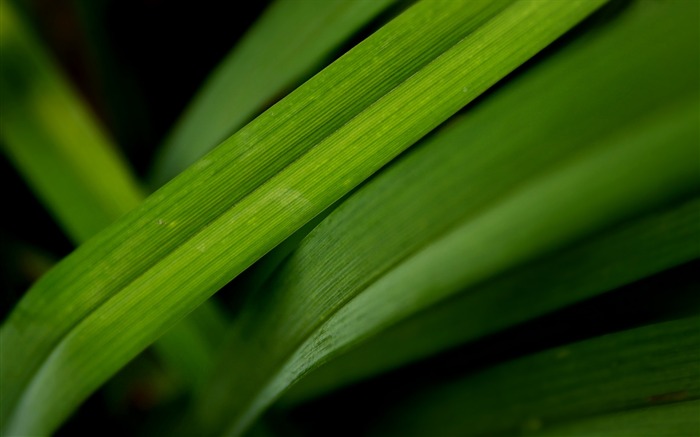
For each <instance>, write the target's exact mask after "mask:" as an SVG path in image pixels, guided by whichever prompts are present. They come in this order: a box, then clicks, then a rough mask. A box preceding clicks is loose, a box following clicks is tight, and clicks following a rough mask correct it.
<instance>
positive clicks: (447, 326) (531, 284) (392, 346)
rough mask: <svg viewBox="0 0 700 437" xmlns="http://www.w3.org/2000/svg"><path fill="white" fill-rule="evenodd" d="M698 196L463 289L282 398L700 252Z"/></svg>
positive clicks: (380, 368) (390, 364)
mask: <svg viewBox="0 0 700 437" xmlns="http://www.w3.org/2000/svg"><path fill="white" fill-rule="evenodd" d="M689 241H700V200H699V199H695V200H692V201H690V202H687V203H683V204H681V205H679V206H677V207H674V208H672V209H670V210H668V211H663V212H662V213H655V214H651V215H650V216H647V217H643V218H642V219H640V220H635V221H632V222H627V223H624V224H622V225H621V226H617V227H615V228H613V229H611V230H609V231H606V232H604V233H602V234H601V235H597V236H595V237H594V238H589V239H587V240H585V241H584V242H580V243H575V244H574V245H573V246H572V247H569V248H567V249H565V250H563V251H557V252H555V253H553V254H551V255H549V256H546V257H544V258H543V259H539V260H536V261H535V262H533V263H528V264H525V265H523V266H520V267H518V268H516V269H515V270H513V271H510V272H507V273H505V274H503V275H501V276H499V277H497V278H495V279H494V280H492V281H488V282H486V283H485V284H482V285H479V286H477V287H474V288H473V289H468V290H465V291H462V292H460V294H458V295H456V296H455V297H454V298H452V299H448V300H446V301H444V302H441V303H439V304H438V305H435V306H433V307H428V308H425V309H423V310H421V311H420V312H418V313H416V314H414V315H413V316H411V317H409V318H407V319H406V320H404V321H402V322H401V323H399V324H397V325H395V326H392V327H390V328H388V329H387V330H385V331H383V332H381V333H380V334H378V335H377V336H375V337H371V338H369V339H367V340H366V341H365V342H363V343H361V344H360V345H359V346H358V347H356V348H354V349H351V350H349V351H348V352H347V353H345V354H341V355H338V356H337V357H335V358H334V359H332V360H331V361H330V362H328V363H326V364H325V365H323V366H321V367H320V368H319V369H317V370H316V371H314V372H312V373H311V374H309V375H308V376H307V377H306V378H304V379H302V380H301V381H300V383H299V384H297V385H296V386H294V387H293V388H292V389H291V391H290V392H289V393H287V394H286V396H285V398H284V399H283V400H284V402H285V403H287V404H290V403H298V402H300V401H304V400H306V399H309V398H313V397H316V396H318V395H319V394H323V393H325V392H327V391H329V390H332V389H335V388H338V387H339V386H343V385H348V384H350V383H352V382H355V381H359V380H362V379H365V378H368V377H370V376H374V375H376V374H378V373H381V372H385V371H387V370H389V369H393V368H396V367H399V366H401V365H402V364H405V363H409V362H413V361H416V360H419V359H422V358H426V357H428V356H431V355H433V354H435V353H438V352H441V351H443V350H445V349H448V348H450V347H454V346H457V345H459V344H462V343H465V342H467V341H473V340H476V339H478V338H481V337H483V336H486V335H488V334H492V333H494V332H498V331H499V330H502V329H505V328H507V327H509V326H514V325H516V324H517V323H521V322H524V321H527V320H530V319H533V318H535V317H538V316H541V315H543V314H546V313H548V312H551V311H553V310H556V309H558V308H561V307H563V306H565V305H569V304H572V303H575V302H577V301H579V300H582V299H585V298H588V297H591V296H594V295H597V294H600V293H603V292H605V291H608V290H612V289H615V288H617V287H620V286H622V285H625V284H628V283H631V282H634V281H636V280H639V279H641V278H644V277H646V276H650V275H653V274H655V273H657V272H660V271H662V270H664V269H668V268H671V267H674V266H677V265H680V264H682V263H684V262H687V261H689V260H692V259H697V258H700V247H698V246H697V245H692V244H688V242H689Z"/></svg>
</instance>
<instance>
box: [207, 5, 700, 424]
mask: <svg viewBox="0 0 700 437" xmlns="http://www.w3.org/2000/svg"><path fill="white" fill-rule="evenodd" d="M693 7H694V6H689V5H687V4H686V5H683V4H678V3H676V4H673V5H658V4H645V5H642V6H641V7H639V8H635V9H634V10H632V11H630V12H629V13H628V14H626V15H624V16H623V17H621V18H620V19H619V21H618V20H616V21H614V24H615V25H614V26H607V27H601V28H598V29H597V31H595V32H591V33H590V34H587V35H585V36H584V38H582V39H581V40H580V41H579V42H578V43H577V44H572V45H571V46H567V50H566V51H563V52H562V53H558V54H557V56H553V57H552V58H551V60H549V61H547V62H543V63H542V64H541V65H540V66H538V67H537V68H534V69H532V70H531V71H528V74H526V75H524V76H522V77H521V78H519V79H517V80H515V81H514V82H513V83H512V85H511V86H507V87H504V88H503V90H502V91H501V92H499V93H498V94H497V95H494V96H491V97H490V98H489V99H487V100H485V101H484V102H483V104H482V105H481V106H480V107H477V108H473V109H472V111H471V112H469V113H468V114H467V115H466V116H465V119H464V124H462V123H459V124H457V123H456V124H454V125H452V126H450V129H448V130H447V132H445V134H444V135H443V134H440V135H436V136H435V137H434V138H433V139H432V140H429V141H427V143H426V144H425V145H424V146H423V147H421V148H419V149H416V150H414V151H413V152H412V153H409V154H408V155H407V156H406V158H405V159H404V160H402V161H401V162H399V163H396V164H394V165H392V167H391V168H389V169H388V170H387V171H386V172H385V173H384V174H382V175H380V176H379V177H378V178H376V179H375V180H374V181H372V182H370V183H369V184H368V185H367V186H366V187H364V188H363V189H361V190H360V191H359V192H358V193H356V195H354V196H353V197H352V198H351V199H349V200H348V201H347V202H345V203H344V204H343V205H341V206H340V207H339V209H338V210H336V211H334V212H333V213H332V214H331V215H330V216H329V217H328V219H327V220H325V221H324V222H323V223H322V224H321V225H320V226H319V227H317V228H316V229H315V230H314V231H313V232H312V233H311V234H310V235H309V237H308V238H307V239H306V241H305V243H304V244H302V246H301V247H300V248H299V250H297V251H296V253H295V254H294V255H293V256H292V257H291V258H290V259H289V260H288V261H287V262H286V263H285V266H284V267H283V269H282V270H281V271H280V272H279V274H278V275H276V277H275V279H274V280H273V282H271V283H270V284H268V287H266V289H263V290H262V292H261V293H259V295H258V296H257V297H256V298H255V300H254V302H253V303H252V304H251V305H249V306H248V308H247V310H246V312H245V313H244V314H243V316H242V317H241V319H240V320H239V322H238V325H237V326H236V328H235V329H236V330H235V332H234V333H233V340H232V342H231V344H230V345H229V346H228V347H227V348H226V350H230V355H229V356H228V357H224V358H223V359H222V363H225V364H222V366H221V371H220V372H219V373H218V374H217V375H215V377H214V378H213V379H212V380H213V381H215V383H214V384H212V387H211V389H210V390H209V391H207V392H205V393H204V394H203V395H202V400H201V403H200V405H199V408H198V415H199V420H200V421H201V422H202V423H203V424H204V425H203V426H204V427H205V428H209V429H219V428H220V427H221V426H223V425H222V423H223V422H225V421H227V420H232V424H231V429H230V431H232V432H233V433H236V432H238V431H240V430H241V429H243V428H245V426H246V424H247V423H250V422H251V421H252V420H254V418H255V417H256V416H257V415H258V414H259V413H260V412H261V411H262V410H264V408H266V407H267V406H268V405H269V404H270V403H271V402H273V401H274V400H275V399H276V398H277V397H278V396H279V395H280V394H281V393H282V392H284V391H285V390H287V389H288V388H289V386H291V385H292V384H294V383H295V382H296V381H297V380H298V379H299V378H300V377H301V376H303V375H304V374H305V373H307V372H308V371H310V370H312V369H313V368H314V367H316V366H318V365H319V364H320V363H322V362H323V361H325V360H328V359H330V358H331V357H332V356H333V355H334V354H337V353H340V352H341V351H342V350H343V349H344V348H348V347H351V346H353V343H356V342H359V341H361V340H362V339H363V338H365V337H368V336H370V335H373V334H374V333H376V332H379V331H381V330H382V329H384V328H386V327H387V326H390V325H391V324H393V323H395V322H397V321H399V320H401V319H402V318H404V317H407V316H409V315H411V314H413V313H414V312H416V311H419V310H420V309H422V308H424V307H426V306H430V305H432V304H434V303H437V302H439V301H440V300H442V299H445V298H448V297H449V296H451V295H453V294H454V293H457V292H459V291H460V290H464V289H467V288H468V287H473V286H476V285H478V284H480V283H481V282H483V281H485V280H488V279H490V278H492V277H495V276H498V275H500V274H502V273H503V272H505V271H508V270H509V269H511V268H514V267H516V266H518V265H520V264H523V263H525V262H529V261H532V260H535V259H537V258H538V257H541V256H543V255H546V254H547V253H549V252H551V251H554V250H556V249H559V248H563V247H566V246H567V245H569V244H571V243H573V242H575V241H577V240H579V239H581V238H583V237H586V236H588V235H591V234H594V233H597V232H599V231H601V230H603V229H606V228H608V227H610V226H613V225H615V224H617V223H620V222H623V221H625V220H627V219H629V218H632V217H635V216H637V215H638V214H644V213H646V212H647V211H649V210H651V209H655V208H657V207H661V206H663V205H665V204H667V203H668V202H673V201H676V200H678V199H683V198H686V196H692V195H694V194H695V193H697V190H698V187H699V184H700V181H699V180H698V174H699V172H698V163H697V161H696V160H694V159H693V157H694V156H695V153H696V147H697V137H698V126H697V123H696V119H697V117H698V108H697V104H698V103H697V82H696V76H697V73H698V71H697V63H696V62H694V58H693V57H694V56H695V55H694V53H696V51H695V48H696V47H697V39H696V38H693V36H694V35H696V33H697V29H696V26H695V24H694V22H693V19H692V18H690V17H692V14H690V13H689V11H688V9H686V8H693ZM664 37H668V38H671V39H672V40H673V41H675V42H676V45H675V46H674V47H675V49H676V50H678V51H677V52H676V51H669V50H668V44H667V43H664V42H663V41H664ZM636 49H639V50H636ZM629 53H635V54H638V55H637V56H629V55H628V54H629ZM625 56H626V58H625V59H626V62H621V61H620V59H621V57H625ZM659 59H663V60H664V62H668V64H666V63H664V64H663V65H665V66H666V67H668V68H664V69H656V68H654V67H655V66H656V65H657V64H656V63H657V62H659ZM611 65H615V67H616V68H614V69H613V68H611ZM582 83H585V84H586V86H585V87H584V86H581V84H582ZM689 89H690V90H694V91H693V92H691V93H689V92H688V90H689ZM619 96H625V99H621V98H620V97H619ZM562 107H567V108H572V110H571V111H562V110H561V108H562ZM603 114H604V115H603ZM504 126H507V127H508V129H507V130H506V129H504V128H503V127H504ZM514 133H517V135H515V134H514ZM673 150H675V151H673ZM674 155H675V157H673V156H674ZM513 157H517V159H514V158H513ZM661 159H668V161H664V162H662V161H661ZM657 178H658V179H657ZM667 178H668V179H667ZM677 178H678V179H677ZM421 200H422V201H421ZM630 237H631V238H637V237H638V235H631V236H630ZM672 247H673V246H672ZM689 253H690V254H689ZM694 253H696V252H695V251H694V250H690V251H686V250H684V251H682V252H681V253H679V256H678V259H676V260H675V261H672V262H683V260H685V259H687V257H688V256H693V254H694ZM655 268H663V263H660V264H659V265H658V266H657V267H655ZM653 271H654V268H651V269H650V270H649V272H650V273H651V272H653ZM623 273H624V272H623ZM640 274H641V275H644V274H645V273H644V272H643V271H642V272H640ZM619 279H620V280H624V275H623V276H622V277H621V278H619ZM633 279H634V278H632V280H633ZM597 291H598V292H602V291H605V288H604V287H603V288H602V289H598V290H597ZM582 297H583V296H581V297H579V298H582ZM561 304H564V303H563V302H562V303H561ZM235 356H246V357H247V360H246V362H238V361H236V360H234V359H232V357H235ZM253 363H254V364H253ZM232 412H235V413H237V416H234V417H231V416H232V414H233V413H232Z"/></svg>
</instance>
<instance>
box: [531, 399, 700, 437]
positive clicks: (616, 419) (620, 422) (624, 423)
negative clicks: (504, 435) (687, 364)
mask: <svg viewBox="0 0 700 437" xmlns="http://www.w3.org/2000/svg"><path fill="white" fill-rule="evenodd" d="M680 393H682V392H680ZM680 393H675V394H673V393H670V394H669V396H668V397H669V398H671V399H673V397H674V395H675V396H676V397H682V395H680ZM698 412H700V401H687V402H679V403H672V404H664V405H660V406H658V407H647V408H636V409H633V410H627V411H621V412H616V413H611V414H603V415H599V416H594V417H592V418H586V419H582V420H577V421H574V422H571V423H566V424H564V425H559V426H557V425H554V426H553V427H546V428H544V429H543V430H542V432H539V433H537V434H536V435H541V436H553V437H568V436H581V437H584V436H591V435H595V436H600V437H605V436H609V437H638V436H641V435H664V436H669V437H671V436H673V437H687V436H691V435H695V434H697V432H698V428H700V419H698V417H700V415H698Z"/></svg>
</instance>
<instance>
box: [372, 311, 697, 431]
mask: <svg viewBox="0 0 700 437" xmlns="http://www.w3.org/2000/svg"><path fill="white" fill-rule="evenodd" d="M699 397H700V318H698V317H693V318H688V319H682V320H677V321H672V322H666V323H659V324H655V325H649V326H644V327H641V328H637V329H632V330H629V331H623V332H619V333H615V334H610V335H605V336H602V337H598V338H594V339H590V340H586V341H583V342H580V343H575V344H572V345H567V346H564V347H560V348H556V349H552V350H548V351H545V352H542V353H538V354H535V355H532V356H528V357H525V358H521V359H517V360H514V361H511V362H508V363H505V364H501V365H497V366H495V367H492V368H489V369H487V370H484V371H481V372H478V373H476V374H474V375H469V376H466V377H464V378H462V379H460V380H458V381H451V382H450V383H449V384H445V385H442V386H439V387H435V388H431V389H429V390H427V391H425V392H423V393H420V394H418V395H416V396H414V397H412V398H411V399H408V400H406V402H405V404H404V405H403V406H400V407H398V408H397V409H396V411H395V412H394V414H392V415H389V417H388V418H387V419H385V421H384V422H383V423H382V424H381V425H379V426H378V427H377V433H376V435H383V436H386V435H401V436H425V435H441V436H457V435H460V436H461V435H475V436H476V435H514V434H518V433H523V434H535V435H538V434H539V432H542V433H543V434H544V435H548V431H550V430H549V428H550V427H552V428H551V433H550V434H549V435H557V436H562V435H576V434H575V431H577V430H578V432H584V435H630V432H631V431H632V430H634V429H637V430H639V429H640V426H641V425H642V424H644V423H645V422H646V423H647V424H648V423H649V420H650V417H648V416H646V413H647V412H649V408H650V407H653V408H652V410H653V409H656V408H663V409H661V410H656V412H655V413H652V414H654V415H655V416H656V417H657V418H658V417H659V415H660V414H661V415H665V416H668V415H669V414H673V415H674V416H676V417H675V419H673V420H672V421H669V422H665V423H663V422H662V423H657V424H656V428H657V429H659V427H660V425H662V424H663V428H662V429H664V431H663V432H661V434H663V435H673V433H674V432H675V434H676V435H677V434H678V432H679V431H681V430H682V429H694V430H697V429H700V428H699V427H700V415H697V414H695V415H693V416H689V409H695V411H696V412H697V409H696V408H697V402H690V403H688V404H686V405H684V407H683V408H679V407H678V404H676V405H675V406H673V405H671V406H670V407H671V410H669V409H668V407H662V406H663V405H664V404H668V403H674V402H679V401H694V400H696V399H698V398H699ZM680 405H683V404H680ZM642 408H644V410H637V411H634V409H642ZM628 410H632V411H628ZM670 411H672V412H670ZM642 412H644V414H640V413H642ZM652 417H653V416H652ZM674 425H676V426H674ZM691 425H692V427H691ZM610 426H614V427H613V428H609V427H610ZM618 426H619V427H620V428H618ZM666 427H670V429H669V428H666ZM652 429H653V428H647V429H645V433H649V432H651V431H652ZM666 429H668V431H670V433H669V434H667V433H666ZM567 430H568V431H567ZM599 432H601V433H600V434H599ZM611 433H612V434H611ZM651 434H654V433H653V432H651ZM636 435H639V434H636ZM685 435H690V434H685Z"/></svg>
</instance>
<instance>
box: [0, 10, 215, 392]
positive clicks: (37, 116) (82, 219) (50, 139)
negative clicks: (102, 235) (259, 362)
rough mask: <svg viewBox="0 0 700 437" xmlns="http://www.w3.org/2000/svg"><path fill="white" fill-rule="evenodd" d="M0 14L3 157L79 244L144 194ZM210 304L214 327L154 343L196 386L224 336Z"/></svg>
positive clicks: (41, 53)
mask: <svg viewBox="0 0 700 437" xmlns="http://www.w3.org/2000/svg"><path fill="white" fill-rule="evenodd" d="M0 8H2V9H1V15H2V17H0V20H2V26H1V27H2V29H1V30H0V32H2V34H1V35H0V47H1V50H2V54H3V61H2V71H0V93H2V99H0V111H1V112H2V114H3V115H2V117H0V137H1V138H2V140H3V141H2V144H3V151H4V152H5V153H6V154H7V155H8V156H9V157H10V158H11V159H12V161H13V162H14V164H15V166H16V167H17V169H18V170H19V171H20V172H21V173H22V174H23V175H24V177H25V179H26V180H27V182H28V183H29V184H31V185H32V187H33V189H34V192H35V193H36V194H37V196H39V197H40V198H41V199H42V201H43V202H44V204H45V205H46V206H47V208H48V209H49V211H50V212H51V213H52V214H53V216H54V217H55V218H56V220H57V221H58V222H59V223H60V224H61V225H62V226H63V228H64V230H65V231H66V233H67V234H68V236H69V237H70V238H71V239H72V240H73V242H74V243H75V244H76V245H79V244H81V243H83V242H84V241H86V240H87V239H88V238H89V237H91V236H92V235H93V234H95V233H96V232H97V231H99V230H101V229H103V228H106V227H107V226H108V225H109V224H111V223H112V222H114V221H115V220H116V219H118V218H119V217H121V216H122V215H124V214H126V213H127V212H129V211H130V210H132V209H133V208H135V207H136V206H138V205H139V204H140V203H141V202H143V200H144V199H145V195H144V192H143V190H142V189H141V187H140V186H139V185H138V183H137V182H136V179H135V177H134V175H133V174H132V172H131V169H130V168H129V166H128V165H127V163H126V162H125V161H124V159H123V158H122V157H121V155H119V154H118V148H117V147H116V145H115V144H114V143H113V142H112V140H111V139H110V138H109V136H108V135H107V134H106V133H105V132H104V131H103V130H102V129H101V127H100V126H99V123H98V122H97V120H95V118H94V117H93V116H92V114H91V113H90V112H89V110H88V109H87V108H86V107H85V104H84V103H83V102H82V100H81V99H80V97H79V96H78V95H77V93H76V92H75V91H74V90H73V89H72V87H71V86H70V84H69V83H68V82H67V80H66V79H64V78H63V76H62V74H61V72H60V71H59V68H58V67H57V66H56V65H54V63H53V62H52V60H51V59H50V57H49V55H48V54H47V53H46V52H45V50H44V49H43V48H42V46H41V44H40V43H39V42H38V41H37V40H36V39H35V38H33V36H32V35H31V33H30V32H29V31H28V30H27V29H26V28H25V26H24V25H23V24H22V22H21V20H19V17H18V16H17V13H16V12H15V11H14V10H13V9H12V7H11V4H10V3H8V2H5V1H3V2H2V4H1V5H0ZM212 305H213V304H208V305H207V307H208V308H204V309H202V311H203V312H206V314H207V315H208V317H210V318H213V319H215V321H214V322H213V323H214V324H218V325H219V326H218V328H213V329H204V325H203V324H202V323H195V322H194V321H193V320H189V319H185V320H183V321H182V322H181V323H180V324H178V326H176V327H175V328H174V330H173V331H172V332H170V333H168V334H167V335H166V336H165V337H163V339H162V341H159V342H157V343H156V344H155V348H156V351H158V353H159V354H160V356H161V357H162V358H163V359H164V361H165V362H166V364H167V365H168V366H169V367H170V368H171V369H173V370H174V371H175V372H176V373H178V376H179V377H180V378H182V379H184V380H185V382H188V383H189V384H190V385H191V386H193V387H194V386H196V385H198V384H199V383H201V382H202V381H203V380H204V378H205V377H206V374H207V373H208V372H209V368H210V365H211V363H212V362H213V355H214V344H215V341H214V340H213V339H220V338H221V333H223V325H224V324H223V315H222V314H221V313H220V312H218V311H217V310H216V309H215V308H213V307H212ZM182 342H184V343H186V345H187V346H188V349H189V350H188V351H187V352H184V351H182V348H183V345H182V344H181V343H182Z"/></svg>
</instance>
